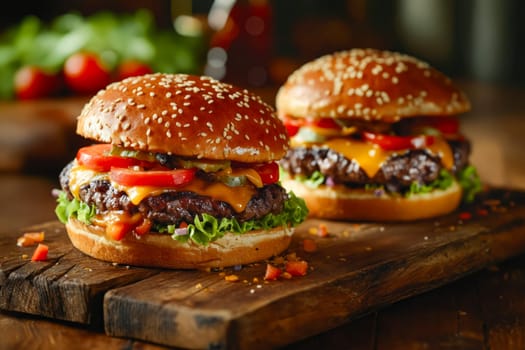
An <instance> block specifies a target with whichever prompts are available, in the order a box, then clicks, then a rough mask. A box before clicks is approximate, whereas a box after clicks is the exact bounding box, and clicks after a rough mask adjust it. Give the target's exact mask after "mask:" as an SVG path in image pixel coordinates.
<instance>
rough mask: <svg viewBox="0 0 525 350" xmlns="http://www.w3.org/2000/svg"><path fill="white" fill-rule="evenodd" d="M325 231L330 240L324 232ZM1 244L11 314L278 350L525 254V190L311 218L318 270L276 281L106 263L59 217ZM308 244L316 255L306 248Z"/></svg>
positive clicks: (259, 274) (175, 340)
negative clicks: (26, 239)
mask: <svg viewBox="0 0 525 350" xmlns="http://www.w3.org/2000/svg"><path fill="white" fill-rule="evenodd" d="M320 225H326V227H327V228H328V232H329V235H328V236H327V237H319V236H317V235H316V231H317V229H318V228H319V226H320ZM29 230H31V231H35V230H38V231H44V232H45V233H46V243H47V244H48V245H49V248H50V252H49V259H48V261H46V262H30V261H29V257H30V255H31V253H32V251H33V249H34V247H29V248H20V247H17V246H16V238H17V237H18V236H19V235H20V234H21V233H23V232H26V231H29ZM1 237H2V238H1V241H0V308H1V309H5V310H11V311H18V312H24V313H30V314H36V315H42V316H45V317H49V318H53V319H58V320H66V321H72V322H76V323H81V324H87V325H91V326H93V327H103V328H104V330H105V332H106V333H107V334H109V335H112V336H119V337H129V338H135V339H141V340H146V341H151V342H155V343H159V344H164V345H169V346H179V347H186V348H214V349H220V348H243V349H244V348H249V349H256V348H269V347H276V346H281V345H285V344H288V343H292V342H294V341H297V340H299V339H302V338H305V337H308V336H311V335H314V334H317V333H319V332H322V331H325V330H327V329H330V328H333V327H335V326H338V325H340V324H342V323H343V322H347V321H349V320H351V319H354V318H357V317H359V316H360V315H363V314H365V313H367V312H370V311H372V310H376V309H378V308H380V307H383V306H385V305H388V304H391V303H394V302H396V301H399V300H401V299H404V298H407V297H410V296H413V295H416V294H419V293H422V292H424V291H428V290H430V289H433V288H436V287H438V286H440V285H443V284H445V283H448V282H450V281H452V280H455V279H457V278H460V277H461V276H464V275H466V274H469V273H472V272H474V271H477V270H479V269H481V268H483V267H486V266H488V265H490V264H492V263H495V262H498V261H501V260H503V259H506V258H509V257H512V256H515V255H518V254H520V253H522V252H525V192H516V191H507V190H504V189H492V190H490V191H488V192H487V193H486V194H485V196H484V197H483V198H482V199H480V200H479V201H478V202H477V203H476V204H475V205H473V206H471V207H468V208H463V209H461V210H460V211H457V212H455V213H452V214H450V215H448V216H445V217H441V218H439V219H432V220H424V221H418V222H412V223H390V224H377V223H344V222H329V221H320V220H314V219H309V220H307V221H306V222H305V223H304V224H302V225H301V226H300V227H298V229H297V231H296V234H295V235H294V239H293V242H292V245H291V246H290V249H289V250H288V252H287V253H295V254H296V255H297V256H298V257H300V258H301V259H304V260H306V261H307V262H308V263H309V267H310V269H309V272H308V274H307V275H306V276H304V277H293V278H291V279H280V280H278V281H271V282H266V281H264V280H263V276H264V271H265V267H266V263H265V262H262V263H258V264H253V265H249V266H243V267H237V268H228V269H224V270H222V271H180V270H162V269H148V268H135V267H129V266H121V265H115V264H111V263H106V262H101V261H97V260H94V259H92V258H89V257H87V256H85V255H83V254H82V253H80V252H79V251H77V250H76V249H74V248H73V247H72V246H71V244H70V243H69V241H68V239H67V236H66V234H65V231H64V229H63V226H62V225H61V224H60V223H58V222H48V223H44V224H42V225H38V226H35V227H31V228H29V229H25V230H20V231H17V232H7V233H5V234H3V235H1ZM307 238H308V239H313V240H314V241H315V242H316V244H317V251H315V252H312V253H307V252H305V251H304V249H303V240H304V239H307ZM231 275H235V276H236V277H238V281H237V282H232V281H228V280H227V278H226V277H228V278H231V277H229V276H231Z"/></svg>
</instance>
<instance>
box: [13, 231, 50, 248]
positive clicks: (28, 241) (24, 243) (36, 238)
mask: <svg viewBox="0 0 525 350" xmlns="http://www.w3.org/2000/svg"><path fill="white" fill-rule="evenodd" d="M44 237H45V234H44V232H26V233H24V235H23V236H21V237H18V239H17V240H16V245H17V246H19V247H29V246H32V245H35V244H37V243H42V242H43V241H44Z"/></svg>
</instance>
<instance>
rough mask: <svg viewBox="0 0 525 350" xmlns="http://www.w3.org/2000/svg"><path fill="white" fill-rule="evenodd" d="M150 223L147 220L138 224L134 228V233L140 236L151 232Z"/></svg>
mask: <svg viewBox="0 0 525 350" xmlns="http://www.w3.org/2000/svg"><path fill="white" fill-rule="evenodd" d="M152 225H153V224H152V222H151V220H149V219H144V220H142V222H141V223H140V224H138V225H137V226H136V227H135V230H134V231H135V233H136V234H137V235H139V236H142V235H144V234H146V233H148V232H149V231H150V230H151V226H152Z"/></svg>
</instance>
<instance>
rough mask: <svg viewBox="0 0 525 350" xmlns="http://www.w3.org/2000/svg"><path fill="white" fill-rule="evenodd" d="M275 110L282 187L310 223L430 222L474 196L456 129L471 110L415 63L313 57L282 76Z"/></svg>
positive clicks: (350, 54) (346, 55)
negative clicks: (281, 133)
mask: <svg viewBox="0 0 525 350" xmlns="http://www.w3.org/2000/svg"><path fill="white" fill-rule="evenodd" d="M276 107H277V111H278V115H279V117H280V118H281V119H282V120H283V121H284V123H285V126H286V127H287V129H288V133H289V135H290V137H291V146H292V147H291V149H290V150H289V151H288V152H287V154H286V155H285V156H284V158H283V159H282V160H281V161H280V166H281V168H282V171H283V173H284V174H283V179H282V184H283V186H284V187H286V188H288V189H291V190H293V191H294V192H295V193H296V194H297V195H298V196H300V197H302V198H304V199H305V201H306V203H307V206H308V209H309V211H310V214H311V215H312V216H316V217H320V218H328V219H349V220H379V221H398V220H415V219H422V218H429V217H434V216H438V215H442V214H445V213H449V212H451V211H453V210H454V209H455V208H457V207H458V205H460V203H461V201H462V198H463V199H464V200H467V201H470V200H472V199H473V197H474V195H475V193H476V192H478V191H479V190H480V182H479V178H478V177H477V174H476V170H475V169H474V168H473V167H472V166H471V165H469V160H468V157H469V153H470V144H469V141H468V140H467V139H466V138H465V137H464V136H463V135H462V134H461V132H460V128H459V121H458V116H459V115H460V114H462V113H464V112H467V111H469V109H470V103H469V101H468V99H467V98H466V97H465V95H464V94H463V92H462V91H460V90H459V89H458V88H457V87H456V86H454V85H453V83H452V82H451V80H450V79H449V78H447V77H446V76H445V75H443V74H442V73H440V72H438V71H437V70H436V69H434V68H432V67H430V66H429V65H428V64H427V63H425V62H422V61H420V60H418V59H416V58H414V57H410V56H407V55H403V54H400V53H394V52H388V51H378V50H372V49H364V50H363V49H354V50H350V51H344V52H337V53H334V54H331V55H326V56H323V57H320V58H318V59H316V60H314V61H312V62H309V63H306V64H305V65H303V66H302V67H300V68H299V69H298V70H297V71H295V72H293V73H292V74H291V76H290V77H289V78H288V80H287V81H286V82H285V84H284V85H283V86H282V87H281V88H280V89H279V91H278V94H277V97H276Z"/></svg>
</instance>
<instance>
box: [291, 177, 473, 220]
mask: <svg viewBox="0 0 525 350" xmlns="http://www.w3.org/2000/svg"><path fill="white" fill-rule="evenodd" d="M282 183H283V186H284V187H285V188H287V189H289V190H291V191H293V192H294V193H295V194H296V195H297V196H300V197H302V198H303V199H304V200H305V202H306V205H307V207H308V210H309V215H310V216H312V217H316V218H322V219H334V220H359V221H411V220H418V219H426V218H431V217H436V216H440V215H444V214H448V213H450V212H452V211H453V210H455V209H456V208H457V207H458V206H459V203H460V201H461V196H462V193H463V192H462V189H461V187H460V186H459V184H458V183H457V182H454V184H453V185H452V186H451V187H449V188H448V189H446V190H436V191H433V192H431V193H426V194H419V195H414V196H411V197H401V196H396V197H394V196H388V195H382V196H380V197H378V196H375V195H374V194H372V193H370V192H365V191H363V190H352V189H349V188H346V187H344V186H334V187H328V186H320V187H319V188H316V189H312V188H310V187H308V186H306V185H304V184H303V183H301V182H298V181H294V180H291V179H287V180H283V181H282Z"/></svg>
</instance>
